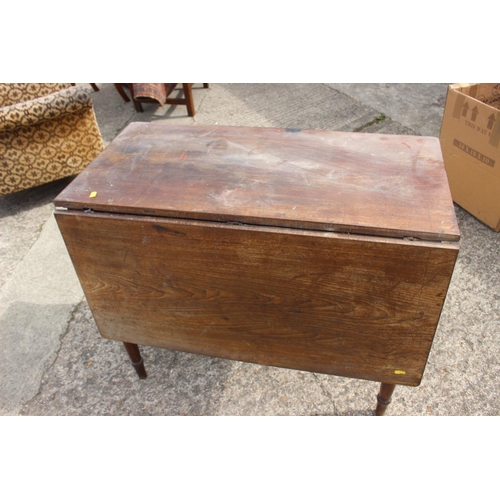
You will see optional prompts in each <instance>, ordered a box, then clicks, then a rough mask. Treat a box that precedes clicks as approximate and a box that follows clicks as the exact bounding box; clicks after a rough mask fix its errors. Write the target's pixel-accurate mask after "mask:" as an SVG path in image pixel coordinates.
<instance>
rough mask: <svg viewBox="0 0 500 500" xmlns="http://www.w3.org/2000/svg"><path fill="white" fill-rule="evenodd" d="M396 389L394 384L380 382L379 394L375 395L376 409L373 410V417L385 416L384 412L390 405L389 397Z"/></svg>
mask: <svg viewBox="0 0 500 500" xmlns="http://www.w3.org/2000/svg"><path fill="white" fill-rule="evenodd" d="M395 388H396V384H385V383H384V382H382V383H381V384H380V392H379V393H378V395H377V409H376V410H375V415H377V416H378V417H381V416H383V415H384V414H385V410H386V409H387V407H388V406H389V404H390V403H391V396H392V393H393V392H394V389H395Z"/></svg>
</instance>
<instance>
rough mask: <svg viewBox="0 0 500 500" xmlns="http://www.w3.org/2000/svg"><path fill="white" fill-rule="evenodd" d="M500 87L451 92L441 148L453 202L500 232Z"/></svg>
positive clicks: (464, 86)
mask: <svg viewBox="0 0 500 500" xmlns="http://www.w3.org/2000/svg"><path fill="white" fill-rule="evenodd" d="M499 110H500V84H498V83H456V84H453V85H450V86H449V88H448V95H447V98H446V106H445V109H444V116H443V123H442V126H441V133H440V137H439V140H440V143H441V150H442V153H443V159H444V165H445V168H446V172H447V174H448V180H449V183H450V189H451V194H452V197H453V201H454V202H455V203H457V204H458V205H460V206H461V207H462V208H464V209H465V210H467V211H468V212H469V213H471V214H472V215H474V216H475V217H477V218H478V219H479V220H480V221H482V222H484V223H485V224H486V225H487V226H489V227H491V228H492V229H494V230H495V231H500V147H499V143H500V111H499Z"/></svg>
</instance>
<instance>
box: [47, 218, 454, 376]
mask: <svg viewBox="0 0 500 500" xmlns="http://www.w3.org/2000/svg"><path fill="white" fill-rule="evenodd" d="M56 219H57V222H58V224H59V227H60V230H61V232H62V235H63V237H64V240H65V242H66V245H67V248H68V251H69V254H70V256H71V259H72V261H73V264H74V266H75V269H76V271H77V274H78V277H79V279H80V281H81V284H82V286H83V289H84V291H85V295H86V297H87V300H88V303H89V305H90V308H91V310H92V312H93V314H94V317H95V320H96V323H97V326H98V328H99V330H100V332H101V334H102V335H103V336H104V337H106V338H109V339H115V340H119V341H123V342H130V343H136V344H143V345H150V346H156V347H164V348H169V349H174V350H180V351H187V352H192V353H197V354H204V355H209V356H217V357H223V358H229V359H235V360H241V361H247V362H253V363H259V364H265V365H273V366H278V367H286V368H294V369H299V370H306V371H313V372H320V373H327V374H333V375H340V376H346V377H355V378H361V379H369V380H377V381H382V382H385V383H389V384H403V385H418V384H419V383H420V380H421V378H422V374H423V371H424V368H425V364H426V361H427V357H428V354H429V351H430V348H431V344H432V340H433V337H434V333H435V330H436V326H437V323H438V320H439V316H440V313H441V309H442V305H443V302H444V300H445V296H446V291H447V288H448V285H449V281H450V278H451V275H452V271H453V267H454V263H455V259H456V256H457V252H458V245H457V244H455V243H432V242H426V243H424V242H415V241H405V240H397V239H391V238H380V237H368V236H353V235H351V236H349V235H345V234H344V235H339V234H336V233H332V232H323V231H310V230H309V231H306V230H298V229H290V228H272V227H265V226H261V227H258V226H249V225H236V224H229V223H215V222H199V221H189V220H175V219H170V220H166V219H162V218H156V217H141V216H127V215H109V214H108V215H107V214H91V213H81V212H73V211H70V210H69V211H60V212H57V213H56Z"/></svg>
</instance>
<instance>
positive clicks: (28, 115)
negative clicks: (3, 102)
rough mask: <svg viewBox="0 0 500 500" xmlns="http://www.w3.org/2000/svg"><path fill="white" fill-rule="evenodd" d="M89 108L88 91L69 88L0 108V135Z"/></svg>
mask: <svg viewBox="0 0 500 500" xmlns="http://www.w3.org/2000/svg"><path fill="white" fill-rule="evenodd" d="M91 107H92V98H91V95H90V90H88V89H85V88H82V87H71V88H69V89H65V90H61V91H59V92H55V93H54V94H49V95H46V96H44V97H39V98H37V99H33V100H32V101H27V102H21V103H19V104H12V105H11V106H5V107H3V108H0V133H1V132H10V131H13V130H16V129H18V128H20V127H29V126H32V125H36V124H38V123H42V122H45V121H48V120H54V119H57V118H59V117H60V116H64V115H68V114H72V113H78V112H79V111H82V110H83V109H85V108H91Z"/></svg>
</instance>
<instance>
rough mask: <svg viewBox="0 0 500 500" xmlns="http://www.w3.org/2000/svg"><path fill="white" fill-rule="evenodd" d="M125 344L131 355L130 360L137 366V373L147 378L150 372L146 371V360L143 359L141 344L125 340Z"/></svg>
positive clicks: (140, 376)
mask: <svg viewBox="0 0 500 500" xmlns="http://www.w3.org/2000/svg"><path fill="white" fill-rule="evenodd" d="M123 345H124V346H125V349H126V350H127V353H128V355H129V357H130V362H131V363H132V366H133V367H134V368H135V371H136V372H137V375H139V378H146V377H147V376H148V374H147V373H146V369H145V368H144V361H143V360H142V356H141V351H139V346H138V345H137V344H130V343H128V342H124V343H123Z"/></svg>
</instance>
